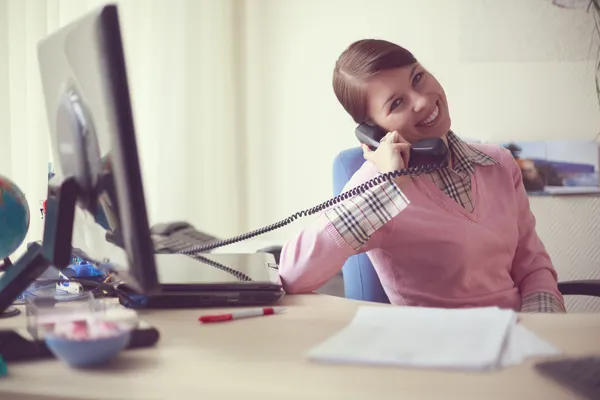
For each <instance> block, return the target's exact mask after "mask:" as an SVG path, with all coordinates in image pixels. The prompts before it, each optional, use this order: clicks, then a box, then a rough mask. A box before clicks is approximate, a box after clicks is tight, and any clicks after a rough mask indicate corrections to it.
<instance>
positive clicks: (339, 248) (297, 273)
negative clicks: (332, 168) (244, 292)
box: [279, 163, 409, 293]
mask: <svg viewBox="0 0 600 400" xmlns="http://www.w3.org/2000/svg"><path fill="white" fill-rule="evenodd" d="M368 164H369V163H366V164H365V165H363V167H362V168H361V169H360V170H359V171H357V173H355V174H354V176H353V177H352V179H350V181H349V182H348V183H347V184H346V186H345V187H344V189H343V190H342V192H344V191H347V190H350V189H352V188H354V187H356V186H358V185H360V184H362V183H363V182H365V181H367V180H368V179H370V178H372V177H373V176H374V175H375V174H373V172H372V171H371V169H372V168H371V167H370V166H369V165H368ZM408 204H409V202H408V200H407V199H406V197H405V196H404V195H403V194H402V192H401V191H400V189H399V188H398V186H397V185H396V184H395V183H393V182H390V181H386V182H384V183H382V184H380V185H378V186H376V187H373V188H371V189H369V190H367V191H366V192H365V193H363V194H360V195H357V196H354V197H352V198H350V199H348V200H345V201H343V202H341V203H339V204H338V205H336V206H334V207H331V208H329V209H328V210H326V211H325V212H323V213H322V214H321V215H320V216H319V218H318V220H317V221H316V222H315V223H313V224H311V225H310V226H309V227H307V228H306V229H304V230H302V231H301V232H300V233H299V234H297V235H295V236H294V237H292V238H291V239H290V240H289V241H287V243H286V244H285V245H284V246H283V249H282V251H281V256H280V261H279V274H280V275H281V278H282V280H283V284H284V288H285V290H286V292H288V293H307V292H311V291H313V290H316V289H318V288H319V287H320V286H322V285H323V284H325V283H326V282H327V281H328V280H329V279H331V278H332V277H333V276H334V275H335V274H336V273H337V272H339V270H340V269H341V268H342V266H343V265H344V262H345V261H346V259H347V258H348V257H350V256H352V255H354V254H357V253H363V252H366V251H369V250H371V249H373V248H376V247H377V246H378V245H379V243H380V242H381V238H382V235H383V233H384V232H385V224H386V223H387V222H388V221H390V220H391V219H392V218H394V217H395V216H396V215H398V214H399V213H400V212H401V211H402V210H403V209H404V208H405V207H406V206H407V205H408Z"/></svg>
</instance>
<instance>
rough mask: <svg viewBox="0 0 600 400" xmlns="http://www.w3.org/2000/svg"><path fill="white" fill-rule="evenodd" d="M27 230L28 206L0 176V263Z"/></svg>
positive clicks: (25, 200) (15, 187)
mask: <svg viewBox="0 0 600 400" xmlns="http://www.w3.org/2000/svg"><path fill="white" fill-rule="evenodd" d="M28 230H29V204H28V203H27V199H25V195H24V194H23V192H22V191H21V189H19V187H18V186H17V185H15V183H14V182H12V181H11V180H9V179H8V178H6V177H4V176H2V175H0V261H1V260H2V259H4V258H6V257H8V256H10V255H11V254H13V253H14V252H15V251H16V250H17V249H18V248H19V246H20V245H21V244H22V243H23V241H24V240H25V237H26V236H27V231H28Z"/></svg>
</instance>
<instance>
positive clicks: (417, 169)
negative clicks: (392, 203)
mask: <svg viewBox="0 0 600 400" xmlns="http://www.w3.org/2000/svg"><path fill="white" fill-rule="evenodd" d="M445 166H446V165H445V164H444V163H442V164H428V165H417V166H414V167H409V168H406V169H401V170H396V171H392V172H387V173H385V174H381V175H379V176H376V177H375V178H373V179H371V180H369V181H367V182H365V183H363V184H361V185H359V186H357V187H355V188H353V189H350V190H348V191H346V192H344V193H341V194H339V195H337V196H335V197H333V198H331V199H329V200H327V201H326V202H323V203H321V204H319V205H317V206H315V207H312V208H309V209H306V210H304V211H299V212H297V213H295V214H293V215H291V216H289V217H288V218H286V219H284V220H281V221H279V222H276V223H274V224H271V225H267V226H265V227H262V228H259V229H256V230H254V231H250V232H247V233H244V234H242V235H239V236H234V237H232V238H229V239H224V240H217V241H214V242H211V243H207V244H203V245H199V246H193V247H189V248H187V249H183V250H180V251H178V253H179V254H186V255H193V254H199V253H205V252H207V251H209V250H213V249H216V248H218V247H223V246H227V245H229V244H233V243H237V242H241V241H244V240H247V239H250V238H253V237H256V236H260V235H263V234H265V233H267V232H271V231H274V230H276V229H279V228H282V227H284V226H286V225H289V224H291V223H292V222H294V221H295V220H297V219H299V218H302V217H307V216H309V215H313V214H316V213H319V212H321V211H324V210H326V209H327V208H329V207H331V206H333V205H336V204H338V203H340V202H342V201H344V200H347V199H349V198H352V197H354V196H356V195H358V194H361V193H364V192H366V191H367V190H369V189H371V188H372V187H374V186H378V185H380V184H382V183H383V182H384V181H389V180H391V179H392V178H397V177H399V176H404V175H412V176H417V175H422V174H428V173H431V172H433V171H436V170H439V169H441V168H444V167H445Z"/></svg>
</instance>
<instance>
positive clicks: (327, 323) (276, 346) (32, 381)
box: [0, 294, 600, 400]
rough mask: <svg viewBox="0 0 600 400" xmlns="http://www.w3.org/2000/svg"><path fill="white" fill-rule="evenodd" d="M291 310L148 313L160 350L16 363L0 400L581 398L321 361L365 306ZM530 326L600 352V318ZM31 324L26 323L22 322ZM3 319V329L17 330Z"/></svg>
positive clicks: (316, 299) (533, 376) (561, 342)
mask: <svg viewBox="0 0 600 400" xmlns="http://www.w3.org/2000/svg"><path fill="white" fill-rule="evenodd" d="M282 303H283V304H285V305H287V306H289V308H288V310H287V312H286V314H282V315H277V316H272V317H260V318H252V319H246V320H239V321H234V322H231V323H220V324H214V325H202V326H201V325H200V324H199V323H198V322H197V317H198V315H199V314H200V313H201V312H200V311H198V310H186V311H180V310H177V311H161V312H156V311H154V312H147V313H143V315H142V317H143V319H145V320H146V321H148V322H149V323H151V324H153V325H155V326H157V327H158V328H159V329H160V331H161V335H162V336H161V341H160V342H159V344H158V345H157V347H156V348H153V349H144V350H134V351H126V352H123V353H122V354H121V356H120V358H119V359H118V360H116V361H115V362H114V363H113V364H112V365H111V366H110V367H104V368H100V369H97V370H94V371H77V370H72V369H70V368H68V367H67V366H66V365H65V364H63V363H61V362H58V361H53V360H49V361H42V362H31V363H23V364H10V365H9V376H8V377H6V378H0V398H1V399H11V400H22V399H45V400H49V399H59V398H60V399H65V398H77V399H103V400H107V399H167V400H178V399H206V400H217V399H240V400H243V399H261V400H265V399H276V400H282V399H285V400H288V399H289V400H292V399H343V400H347V399H360V400H365V399H368V398H370V397H373V398H376V399H394V400H397V399H401V398H406V399H461V400H465V399H477V400H481V399H483V398H488V399H503V400H504V399H525V398H526V399H544V400H546V399H553V400H559V399H569V400H572V399H575V398H576V397H575V396H574V395H573V394H571V393H570V392H568V391H566V390H564V389H562V388H561V387H559V386H558V385H556V384H555V383H553V382H551V381H548V380H546V379H545V378H543V377H541V376H539V375H538V374H537V373H536V372H535V371H533V370H532V368H531V364H532V362H531V361H530V362H528V363H527V364H523V365H520V366H517V367H512V368H507V369H504V370H502V371H499V372H491V373H446V372H439V371H418V370H403V369H398V368H384V367H382V368H366V367H357V366H339V365H338V366H332V365H319V364H314V363H311V362H309V361H307V360H306V358H305V356H304V354H305V352H306V351H307V350H308V349H310V348H311V347H312V346H314V345H315V344H317V343H319V342H321V341H322V340H324V339H325V338H327V337H329V336H330V335H331V334H333V333H335V332H336V331H338V330H339V329H341V328H342V327H343V326H345V325H346V324H347V323H348V322H349V321H350V320H351V318H352V317H353V315H354V313H355V310H356V308H357V306H359V305H361V304H365V303H361V302H357V301H352V300H346V299H343V298H337V297H330V296H326V295H316V294H315V295H303V296H287V297H285V298H284V300H283V301H282ZM522 318H523V323H524V324H525V325H526V326H527V327H529V328H530V329H532V330H533V331H534V332H536V333H537V334H538V335H540V336H541V337H543V338H545V339H546V340H549V341H550V342H551V343H553V344H554V345H556V346H557V347H559V348H560V349H562V350H563V351H564V352H565V353H567V354H570V355H582V354H588V353H594V354H600V314H565V315H542V314H537V315H524V316H523V317H522ZM23 321H24V319H21V320H20V322H21V323H23ZM18 323H19V322H18V319H17V318H13V319H9V320H0V328H1V327H5V328H6V327H7V326H9V325H11V326H15V324H18Z"/></svg>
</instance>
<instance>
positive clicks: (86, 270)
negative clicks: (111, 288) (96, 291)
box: [63, 261, 107, 282]
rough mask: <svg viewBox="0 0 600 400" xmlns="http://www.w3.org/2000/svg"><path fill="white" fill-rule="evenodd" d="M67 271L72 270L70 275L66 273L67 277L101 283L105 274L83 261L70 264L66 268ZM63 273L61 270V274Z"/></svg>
mask: <svg viewBox="0 0 600 400" xmlns="http://www.w3.org/2000/svg"><path fill="white" fill-rule="evenodd" d="M67 270H72V271H73V272H72V273H68V272H67V273H66V275H68V276H69V277H75V278H79V279H87V280H90V281H96V282H102V281H104V280H105V279H106V277H107V275H106V273H104V272H102V271H101V270H100V269H98V268H96V266H95V265H93V264H90V263H88V262H87V261H83V262H81V263H79V264H71V265H69V266H68V267H67ZM64 272H65V271H64V270H63V273H64Z"/></svg>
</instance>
